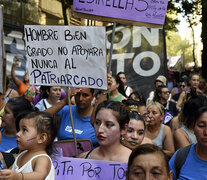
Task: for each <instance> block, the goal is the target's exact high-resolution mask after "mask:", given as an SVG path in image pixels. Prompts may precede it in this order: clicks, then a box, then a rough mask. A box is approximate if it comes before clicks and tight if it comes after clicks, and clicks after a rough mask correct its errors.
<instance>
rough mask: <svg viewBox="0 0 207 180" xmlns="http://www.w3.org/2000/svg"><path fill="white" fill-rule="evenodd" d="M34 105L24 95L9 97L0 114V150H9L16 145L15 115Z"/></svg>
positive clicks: (30, 109) (28, 109) (31, 108)
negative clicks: (0, 119)
mask: <svg viewBox="0 0 207 180" xmlns="http://www.w3.org/2000/svg"><path fill="white" fill-rule="evenodd" d="M33 110H34V107H33V106H32V105H31V103H30V102H29V101H28V100H26V99H25V98H24V97H17V98H11V99H9V101H8V102H7V104H6V106H5V109H4V113H3V114H1V118H2V124H1V127H2V129H1V136H2V140H1V144H0V152H10V151H11V150H12V149H13V148H16V147H17V143H16V133H17V130H16V124H15V123H16V117H17V116H18V115H19V114H21V113H23V112H24V111H28V112H29V111H33Z"/></svg>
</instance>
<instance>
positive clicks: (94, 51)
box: [24, 25, 107, 89]
mask: <svg viewBox="0 0 207 180" xmlns="http://www.w3.org/2000/svg"><path fill="white" fill-rule="evenodd" d="M24 34H25V37H24V38H25V42H26V52H27V68H28V71H29V75H30V82H31V84H36V85H49V86H53V85H60V86H70V87H89V88H97V89H106V88H107V72H106V47H105V39H106V38H105V34H106V33H105V28H104V27H83V26H30V25H28V26H25V28H24Z"/></svg>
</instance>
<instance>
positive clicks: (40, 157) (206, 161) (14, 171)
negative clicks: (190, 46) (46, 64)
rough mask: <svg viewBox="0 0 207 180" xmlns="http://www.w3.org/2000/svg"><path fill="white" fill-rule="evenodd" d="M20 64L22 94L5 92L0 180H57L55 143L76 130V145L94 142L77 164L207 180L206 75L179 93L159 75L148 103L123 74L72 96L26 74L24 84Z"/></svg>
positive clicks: (136, 175) (0, 98)
mask: <svg viewBox="0 0 207 180" xmlns="http://www.w3.org/2000/svg"><path fill="white" fill-rule="evenodd" d="M16 66H18V59H15V60H14V63H13V65H12V69H11V77H12V79H13V82H14V83H15V84H16V86H17V89H13V88H11V87H8V88H7V91H6V93H5V94H3V92H0V118H1V119H0V159H4V161H5V167H6V168H5V169H4V170H0V179H25V180H26V179H29V178H36V179H54V177H55V176H54V173H55V170H54V167H53V165H52V161H51V157H50V155H51V154H52V153H53V152H54V150H53V144H54V141H60V140H70V139H73V138H74V134H73V130H72V129H73V126H74V132H75V136H76V138H77V139H89V140H90V141H91V142H92V144H93V148H92V149H91V150H90V151H87V152H83V153H82V154H79V155H78V157H77V158H85V159H95V160H103V161H116V162H122V163H128V170H127V172H126V178H127V179H131V180H133V179H152V178H154V179H159V180H162V179H163V180H166V179H174V180H175V179H202V180H204V179H207V172H206V169H207V96H206V94H207V93H206V92H207V83H206V82H205V80H204V79H201V77H200V76H199V74H197V73H191V74H190V75H189V76H186V75H185V76H181V77H179V79H178V80H177V84H175V85H174V87H168V86H167V78H166V77H165V76H164V75H158V76H157V78H156V80H155V82H154V85H155V89H154V90H153V91H151V92H149V95H148V97H145V96H144V95H143V94H142V93H141V92H140V91H139V90H137V89H138V88H135V89H133V88H132V87H130V86H129V85H128V83H127V75H126V74H125V73H124V72H119V73H117V74H116V75H114V76H112V74H108V76H107V81H108V89H107V90H103V91H100V90H94V89H91V88H73V89H70V90H69V92H70V93H67V92H65V91H64V90H63V89H62V87H60V86H41V87H36V86H32V85H31V84H30V82H29V77H28V74H27V73H26V74H25V76H24V80H23V81H21V80H20V79H19V78H18V77H17V76H16V74H15V67H16ZM69 96H70V97H69ZM68 99H71V100H72V105H70V108H69V105H68ZM70 111H71V112H70ZM71 115H72V117H71ZM71 118H73V124H72V121H71ZM168 163H169V164H168ZM0 164H1V161H0ZM0 167H1V166H0ZM9 167H11V169H7V168H9ZM22 167H24V168H22ZM48 167H49V168H48Z"/></svg>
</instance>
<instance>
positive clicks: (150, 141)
mask: <svg viewBox="0 0 207 180" xmlns="http://www.w3.org/2000/svg"><path fill="white" fill-rule="evenodd" d="M141 144H154V143H153V141H152V140H151V139H150V138H147V137H144V139H143V141H142V143H141Z"/></svg>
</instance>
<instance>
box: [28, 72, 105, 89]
mask: <svg viewBox="0 0 207 180" xmlns="http://www.w3.org/2000/svg"><path fill="white" fill-rule="evenodd" d="M30 76H31V77H32V79H33V80H34V84H37V83H41V84H45V85H50V84H62V85H69V86H73V85H80V86H91V87H92V86H97V87H102V86H103V80H102V79H101V78H97V79H95V78H93V77H85V76H82V77H79V76H78V75H71V74H62V75H60V76H59V77H58V76H57V75H56V74H53V73H52V72H51V71H45V72H42V71H40V70H39V69H35V70H33V71H32V72H31V73H30Z"/></svg>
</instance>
